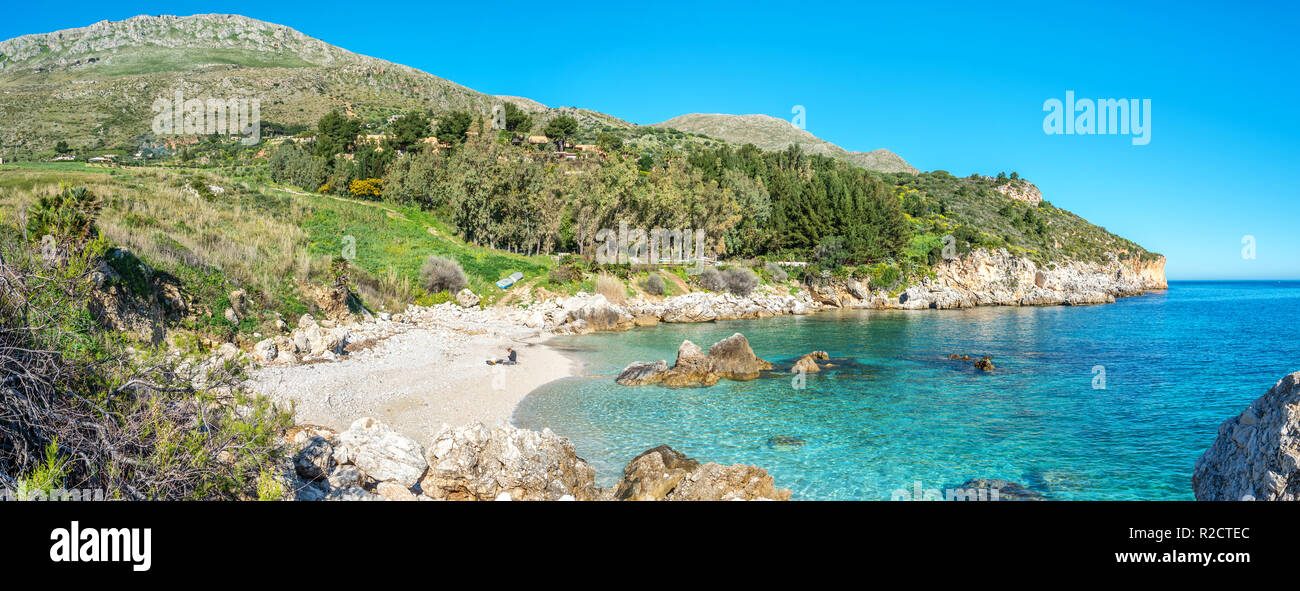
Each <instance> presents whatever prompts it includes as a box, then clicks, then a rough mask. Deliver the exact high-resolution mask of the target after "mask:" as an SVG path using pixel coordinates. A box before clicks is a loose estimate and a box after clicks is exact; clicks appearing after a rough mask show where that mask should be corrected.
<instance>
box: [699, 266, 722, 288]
mask: <svg viewBox="0 0 1300 591" xmlns="http://www.w3.org/2000/svg"><path fill="white" fill-rule="evenodd" d="M697 281H698V282H699V284H700V287H703V288H704V289H707V290H709V291H726V290H727V282H726V281H725V280H723V279H722V273H721V272H719V271H718V270H717V269H715V268H713V267H709V268H707V269H705V270H703V271H701V272H700V278H699V279H698V280H697Z"/></svg>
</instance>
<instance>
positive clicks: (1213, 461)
mask: <svg viewBox="0 0 1300 591" xmlns="http://www.w3.org/2000/svg"><path fill="white" fill-rule="evenodd" d="M1192 491H1193V492H1194V493H1195V494H1196V500H1198V501H1249V500H1260V501H1295V500H1300V372H1296V373H1293V374H1290V375H1288V376H1286V377H1284V378H1282V379H1281V380H1279V381H1278V382H1277V384H1275V385H1274V386H1273V388H1272V389H1270V390H1269V391H1268V392H1267V393H1265V394H1264V395H1263V396H1260V397H1259V398H1258V399H1256V400H1255V401H1254V402H1252V403H1251V404H1250V408H1247V409H1246V410H1245V411H1243V412H1242V413H1241V414H1240V415H1237V416H1236V417H1233V418H1231V419H1228V420H1226V421H1224V422H1223V424H1222V425H1219V436H1218V437H1216V438H1215V439H1214V443H1212V444H1210V448H1209V449H1208V450H1206V451H1205V453H1204V454H1203V455H1202V456H1201V457H1200V459H1198V460H1196V471H1195V472H1194V473H1193V474H1192Z"/></svg>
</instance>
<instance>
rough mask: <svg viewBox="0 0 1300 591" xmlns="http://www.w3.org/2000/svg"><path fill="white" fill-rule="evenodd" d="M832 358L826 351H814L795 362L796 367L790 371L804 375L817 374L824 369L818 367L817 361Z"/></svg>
mask: <svg viewBox="0 0 1300 591" xmlns="http://www.w3.org/2000/svg"><path fill="white" fill-rule="evenodd" d="M830 358H831V356H830V354H828V353H826V352H825V351H813V352H812V353H809V354H807V355H804V356H803V357H800V358H799V360H798V361H795V362H794V367H791V368H790V371H791V372H800V371H802V372H804V373H817V372H819V371H821V370H822V368H820V367H818V366H817V361H818V360H821V361H826V360H828V359H830Z"/></svg>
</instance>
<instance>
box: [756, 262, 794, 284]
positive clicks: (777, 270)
mask: <svg viewBox="0 0 1300 591" xmlns="http://www.w3.org/2000/svg"><path fill="white" fill-rule="evenodd" d="M763 271H764V272H765V273H767V276H768V277H771V278H772V281H775V282H777V283H785V282H786V281H788V280H789V279H790V274H789V273H786V272H785V269H782V268H781V265H778V264H776V263H772V262H769V263H767V264H766V265H763Z"/></svg>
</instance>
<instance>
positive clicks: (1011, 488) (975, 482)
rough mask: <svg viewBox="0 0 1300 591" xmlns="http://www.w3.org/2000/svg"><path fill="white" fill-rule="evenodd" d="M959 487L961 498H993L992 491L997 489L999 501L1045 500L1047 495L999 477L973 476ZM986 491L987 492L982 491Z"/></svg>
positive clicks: (969, 499)
mask: <svg viewBox="0 0 1300 591" xmlns="http://www.w3.org/2000/svg"><path fill="white" fill-rule="evenodd" d="M959 489H960V490H961V491H962V492H963V493H964V495H963V500H968V501H975V500H981V501H982V500H990V501H991V500H993V494H992V491H994V490H997V491H998V496H997V500H999V501H1046V500H1047V496H1046V495H1044V494H1043V493H1040V492H1038V491H1036V490H1032V489H1029V488H1026V487H1025V486H1023V485H1021V484H1019V483H1016V482H1010V481H1007V480H1002V479H1000V478H973V479H971V480H967V481H966V483H965V484H963V485H961V486H960V487H959ZM984 491H987V492H984ZM981 495H983V496H981Z"/></svg>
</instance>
